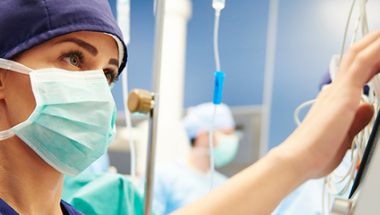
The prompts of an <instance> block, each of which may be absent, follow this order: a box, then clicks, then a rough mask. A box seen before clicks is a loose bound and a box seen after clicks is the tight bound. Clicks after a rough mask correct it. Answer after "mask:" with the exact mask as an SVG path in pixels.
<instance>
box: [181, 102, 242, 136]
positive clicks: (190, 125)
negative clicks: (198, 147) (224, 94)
mask: <svg viewBox="0 0 380 215" xmlns="http://www.w3.org/2000/svg"><path fill="white" fill-rule="evenodd" d="M214 108H215V106H214V104H213V103H211V102H210V103H204V104H200V105H198V106H196V107H191V108H189V110H188V114H187V115H186V116H185V117H184V118H183V119H182V124H183V126H184V127H185V130H186V132H187V135H188V136H189V138H190V139H194V138H195V137H196V136H197V134H198V133H199V132H200V131H205V132H208V131H209V130H210V126H211V121H212V116H213V114H214ZM231 127H232V128H234V127H235V122H234V119H233V117H232V113H231V111H230V109H229V108H228V106H227V105H225V104H223V103H222V104H220V105H218V106H217V109H216V114H215V120H214V129H215V130H216V129H220V128H231Z"/></svg>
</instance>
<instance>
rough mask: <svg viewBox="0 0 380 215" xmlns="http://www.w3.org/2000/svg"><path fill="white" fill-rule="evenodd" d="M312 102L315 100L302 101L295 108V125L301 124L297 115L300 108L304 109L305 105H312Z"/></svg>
mask: <svg viewBox="0 0 380 215" xmlns="http://www.w3.org/2000/svg"><path fill="white" fill-rule="evenodd" d="M314 102H315V100H310V101H307V102H304V103H302V104H301V105H300V106H298V107H297V108H296V110H295V111H294V121H295V122H296V124H297V126H298V125H300V124H301V121H300V119H299V117H298V115H299V113H300V112H301V110H302V109H304V108H305V107H307V106H309V105H312V104H313V103H314Z"/></svg>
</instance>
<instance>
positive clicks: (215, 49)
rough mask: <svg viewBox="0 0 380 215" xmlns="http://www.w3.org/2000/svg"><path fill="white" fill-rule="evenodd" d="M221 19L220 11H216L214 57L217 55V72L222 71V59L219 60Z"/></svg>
mask: <svg viewBox="0 0 380 215" xmlns="http://www.w3.org/2000/svg"><path fill="white" fill-rule="evenodd" d="M219 18H220V10H215V22H214V55H215V64H216V71H221V70H220V59H219V47H218V31H219Z"/></svg>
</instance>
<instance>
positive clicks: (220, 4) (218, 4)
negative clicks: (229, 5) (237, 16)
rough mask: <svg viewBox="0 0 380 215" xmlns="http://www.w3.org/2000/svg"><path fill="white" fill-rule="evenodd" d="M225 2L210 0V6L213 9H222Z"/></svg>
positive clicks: (224, 0) (223, 0)
mask: <svg viewBox="0 0 380 215" xmlns="http://www.w3.org/2000/svg"><path fill="white" fill-rule="evenodd" d="M225 4H226V0H212V7H213V8H214V9H215V10H222V9H223V8H224V6H225Z"/></svg>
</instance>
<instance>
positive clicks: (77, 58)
mask: <svg viewBox="0 0 380 215" xmlns="http://www.w3.org/2000/svg"><path fill="white" fill-rule="evenodd" d="M61 59H62V60H64V61H66V62H67V63H69V64H71V65H73V66H75V67H79V66H80V65H81V64H82V63H83V54H82V53H81V52H80V51H71V52H69V53H65V54H63V55H62V56H61Z"/></svg>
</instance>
